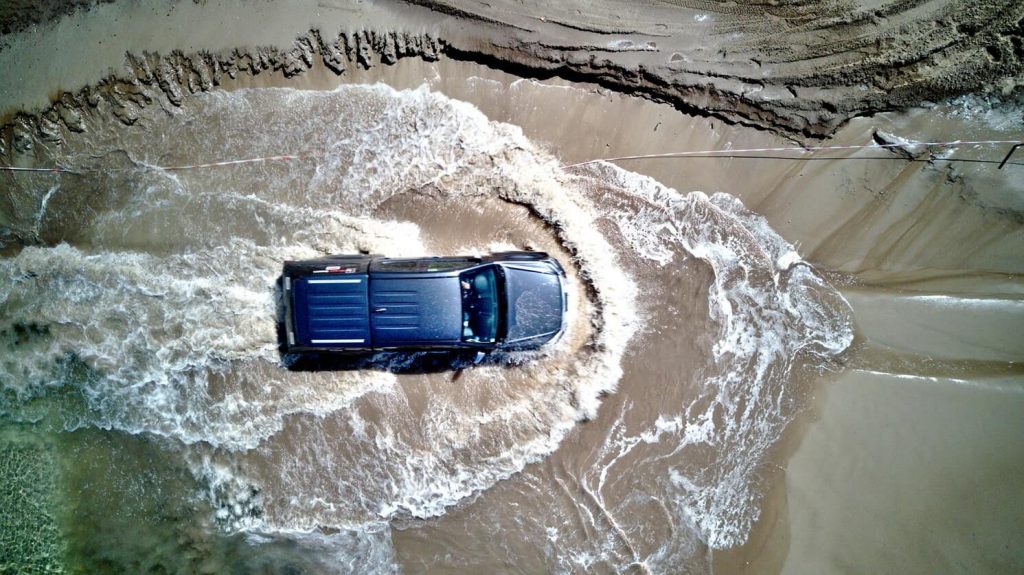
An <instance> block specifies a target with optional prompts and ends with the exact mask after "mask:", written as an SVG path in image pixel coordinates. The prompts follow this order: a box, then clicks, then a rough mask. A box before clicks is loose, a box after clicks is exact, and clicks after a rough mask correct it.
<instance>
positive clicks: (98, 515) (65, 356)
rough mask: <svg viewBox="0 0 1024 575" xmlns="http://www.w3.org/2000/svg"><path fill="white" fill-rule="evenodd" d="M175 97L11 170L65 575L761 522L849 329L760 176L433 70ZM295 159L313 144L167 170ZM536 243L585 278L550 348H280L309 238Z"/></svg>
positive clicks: (453, 553)
mask: <svg viewBox="0 0 1024 575" xmlns="http://www.w3.org/2000/svg"><path fill="white" fill-rule="evenodd" d="M152 108H153V107H151V109H149V110H148V111H147V114H148V116H146V117H144V118H143V119H141V120H140V122H141V123H142V125H144V126H145V129H139V128H138V127H135V128H124V127H122V126H121V125H120V124H117V123H114V122H111V123H109V124H100V123H96V124H95V125H90V126H89V130H88V131H87V132H86V133H85V135H82V136H77V137H76V138H75V139H73V140H72V141H70V142H68V143H67V144H66V145H64V146H63V147H61V148H58V149H53V150H49V153H51V154H52V155H53V156H54V159H55V160H56V161H59V162H60V163H61V164H62V165H64V166H67V167H71V168H76V169H78V170H79V171H80V173H79V174H68V175H64V176H53V175H24V176H20V175H19V176H17V178H16V179H14V180H9V181H8V183H7V184H5V185H6V186H8V189H7V190H5V194H6V195H7V196H8V197H7V200H6V204H5V205H6V208H5V210H6V211H7V213H5V214H4V215H5V218H6V221H7V222H8V224H7V225H8V230H7V234H6V236H5V237H7V238H8V246H7V249H6V251H5V253H6V255H5V257H4V258H3V259H2V260H0V277H2V281H0V306H2V309H3V313H2V314H0V338H3V342H2V345H4V346H5V348H6V351H5V353H4V354H3V357H2V359H0V391H2V394H0V410H2V411H0V412H2V414H3V422H4V426H5V428H6V429H8V431H11V430H13V431H11V432H12V433H14V432H17V433H18V434H20V436H25V437H29V438H35V439H34V441H36V444H38V445H37V446H36V447H33V448H31V449H29V448H27V447H24V446H23V445H22V443H18V442H15V441H14V440H7V439H3V441H4V443H3V449H4V450H5V451H4V453H5V454H10V455H9V456H5V457H6V459H5V461H8V462H9V464H8V465H7V466H6V467H5V468H4V471H3V472H4V473H5V474H7V473H8V471H9V470H15V471H10V473H16V470H17V469H18V465H22V464H20V463H18V464H15V463H10V462H13V461H14V458H15V457H16V456H17V457H21V456H22V455H24V454H28V455H25V457H28V458H29V459H32V458H34V459H32V460H33V461H42V462H43V463H41V464H39V465H44V466H45V465H49V466H50V467H52V468H53V469H54V471H53V473H52V474H51V475H49V477H51V478H52V482H53V483H52V486H49V484H47V485H48V486H47V487H46V488H45V489H37V490H35V491H34V492H33V493H32V494H31V497H32V498H34V499H38V501H35V502H33V503H32V505H38V506H43V507H40V508H41V509H42V508H44V507H45V509H53V512H52V513H50V514H49V515H47V516H46V517H49V519H47V521H49V523H48V524H49V525H51V527H50V528H48V529H50V531H46V533H51V532H52V533H53V536H52V538H53V539H55V542H54V543H53V545H54V548H55V549H58V551H55V552H54V553H56V554H58V555H62V556H63V557H64V558H63V559H62V560H61V561H62V564H63V565H64V566H65V567H67V568H70V570H71V571H80V572H102V571H109V572H141V571H143V570H146V571H148V570H162V571H164V572H180V573H191V572H196V571H207V572H222V571H224V570H225V569H226V566H228V565H231V566H235V567H236V568H249V569H250V570H256V569H263V570H266V571H269V572H278V571H281V572H285V571H288V570H289V569H300V570H304V571H307V572H390V571H396V570H402V571H407V572H418V571H427V570H432V569H444V568H450V569H469V570H476V571H481V572H494V571H521V572H536V571H541V570H543V571H555V572H558V571H566V572H571V571H578V570H591V569H597V570H607V571H621V570H626V569H629V568H631V567H640V568H645V569H649V570H651V571H655V572H666V571H678V570H679V569H686V570H691V571H698V572H699V571H702V570H704V569H705V568H706V566H707V560H708V559H707V553H706V552H707V550H708V549H720V548H727V547H731V546H735V545H738V544H740V543H742V542H743V541H744V540H745V539H746V537H747V535H748V534H749V531H750V529H751V525H752V523H753V522H754V521H755V520H756V518H757V517H758V513H759V509H760V504H761V499H762V497H763V495H764V489H763V487H764V486H763V479H762V468H763V466H764V465H765V464H766V460H767V459H766V458H767V456H768V453H769V451H770V450H771V448H772V447H773V446H774V445H775V444H776V443H777V442H778V440H779V438H780V436H781V434H782V432H783V430H784V428H785V426H786V424H787V423H788V422H789V421H791V420H792V418H793V417H794V416H795V415H796V413H797V412H798V411H799V410H800V409H801V407H802V405H803V404H804V403H803V402H804V394H805V393H806V389H807V388H806V386H807V382H808V381H810V380H812V379H813V377H814V376H815V374H817V373H818V372H820V371H821V370H822V369H827V368H828V366H829V365H830V360H831V359H832V358H833V357H834V356H836V355H837V354H839V353H841V352H842V351H843V350H844V349H845V348H847V347H848V346H849V345H850V343H851V341H852V339H853V331H852V326H851V318H850V311H849V306H848V305H847V304H846V302H845V301H844V300H843V298H842V297H841V296H840V295H839V294H838V292H836V291H835V290H834V289H833V288H832V287H830V286H829V284H828V283H827V282H826V281H825V280H824V279H823V278H822V276H821V275H819V274H818V273H817V272H816V271H815V270H814V269H813V268H812V267H811V266H810V265H808V264H807V263H806V262H804V261H803V260H802V259H801V257H800V255H799V254H798V253H797V252H796V251H795V250H794V248H793V246H791V245H789V244H787V243H786V242H785V241H784V240H783V239H782V238H781V237H780V236H778V234H776V233H775V232H774V231H773V230H771V228H770V227H769V226H768V225H767V223H766V222H765V220H764V219H763V218H761V217H760V216H758V215H757V214H755V213H753V212H751V211H749V210H747V209H746V208H745V207H744V206H743V205H742V204H741V203H740V202H739V201H738V200H737V199H736V198H734V197H732V196H729V195H727V194H721V193H719V194H714V195H711V196H708V195H705V194H703V193H700V192H692V193H688V194H684V193H680V192H677V191H675V190H672V189H669V188H666V187H664V186H662V185H660V184H659V183H658V182H656V181H653V180H651V179H649V178H646V177H641V176H638V175H636V174H634V173H631V172H627V171H624V170H622V169H619V168H616V167H614V166H611V165H609V164H595V165H591V166H588V167H579V168H573V169H570V170H564V169H563V168H562V167H561V166H560V163H559V162H558V160H557V159H556V158H555V157H554V156H552V155H551V154H549V153H548V152H546V151H544V150H542V149H540V148H539V147H537V146H536V145H534V144H533V143H531V142H530V141H529V140H528V139H527V138H525V137H524V136H523V135H522V133H521V132H520V130H519V129H518V128H516V127H514V126H510V125H506V124H499V123H494V122H490V121H488V120H487V118H486V117H485V116H484V115H483V114H482V113H480V112H479V111H478V110H477V109H475V108H474V107H472V106H470V105H468V104H465V103H462V102H459V101H455V100H451V99H448V98H446V97H444V96H443V95H440V94H437V93H432V92H430V91H428V90H426V89H425V88H424V89H419V90H413V91H395V90H393V89H391V88H388V87H386V86H382V85H374V86H365V85H357V86H345V87H341V88H339V89H337V90H335V91H332V92H312V91H299V90H288V89H259V90H239V91H235V92H230V93H223V92H221V93H217V92H215V93H210V94H205V95H199V96H196V97H194V98H191V99H189V100H187V101H186V102H185V103H184V104H183V105H182V107H181V108H180V109H174V110H153V109H152ZM39 145H43V144H41V143H40V144H39ZM283 153H284V154H300V153H301V154H303V155H304V159H302V160H297V161H282V162H267V163H256V164H244V165H236V166H226V167H218V168H211V169H201V170H183V171H169V170H164V169H161V168H159V167H157V166H174V165H182V164H194V163H201V162H209V161H218V160H223V159H234V158H247V157H257V156H266V155H277V154H283ZM525 246H531V247H535V248H537V249H542V250H546V251H549V252H551V253H552V254H554V255H555V256H556V257H558V258H559V259H561V261H562V262H563V263H564V264H565V266H566V267H567V268H569V269H570V280H571V287H572V305H571V308H572V310H571V322H570V329H569V333H568V335H567V337H565V338H563V340H562V341H561V342H560V343H559V344H557V345H556V346H554V347H552V348H551V349H545V350H542V351H540V352H537V353H526V354H523V353H520V354H509V355H501V356H498V357H495V358H492V359H491V360H490V361H488V362H485V363H484V364H482V365H479V366H475V367H469V368H463V366H453V368H452V369H439V370H435V369H430V370H424V369H420V368H416V367H415V365H414V364H412V363H410V358H408V357H402V356H397V357H382V358H378V361H376V362H375V363H374V364H372V365H369V366H367V369H363V370H334V371H297V370H289V369H287V368H286V367H285V366H286V364H288V362H289V361H290V359H289V358H283V357H281V356H280V354H279V352H278V340H277V337H278V336H277V323H276V321H277V317H278V313H279V308H280V306H279V301H278V299H279V291H278V289H277V285H276V282H277V278H278V276H279V274H280V269H281V262H282V261H283V260H285V259H296V258H305V257H314V256H317V255H320V254H328V253H344V252H347V253H353V252H356V251H358V250H366V251H370V252H373V253H382V254H387V255H393V256H408V255H421V254H448V253H485V252H487V251H490V250H493V249H506V248H510V247H519V248H521V247H525ZM39 446H42V447H39ZM19 454H22V455H19ZM47 462H49V463H47ZM33 465H35V464H33ZM5 484H10V478H9V477H5ZM47 506H48V507H47ZM58 533H60V534H59V535H58ZM35 536H36V535H35V534H32V533H30V531H29V530H25V531H24V534H23V535H18V537H21V538H22V539H21V540H24V541H26V542H27V543H26V545H29V544H31V545H36V544H35V543H30V542H29V538H31V537H35ZM56 539H59V541H56ZM26 548H27V547H26ZM35 548H36V547H33V549H35ZM33 553H34V551H33Z"/></svg>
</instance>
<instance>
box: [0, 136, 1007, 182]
mask: <svg viewBox="0 0 1024 575" xmlns="http://www.w3.org/2000/svg"><path fill="white" fill-rule="evenodd" d="M1009 144H1013V145H1014V147H1013V148H1011V149H1010V152H1009V153H1008V154H1007V155H1006V157H1004V158H1003V161H1002V162H999V160H985V161H986V162H990V163H999V164H1000V166H999V167H1000V168H1001V167H1002V166H1003V165H1004V164H1005V163H1006V160H1007V159H1009V156H1010V154H1012V153H1013V151H1014V150H1016V149H1017V147H1019V146H1020V145H1021V144H1022V142H1021V140H973V141H953V142H917V141H907V142H904V143H897V144H878V143H874V142H873V143H871V144H847V145H836V146H806V147H803V146H789V147H772V148H742V149H731V150H690V151H685V152H665V153H661V154H643V155H636V156H616V157H611V158H598V159H594V160H587V161H585V162H577V163H575V164H566V165H564V166H562V169H566V170H568V169H570V168H576V167H579V166H586V165H588V164H594V163H597V162H620V161H629V160H655V159H670V158H700V157H707V158H744V159H755V158H764V159H788V160H807V159H812V158H808V157H797V156H794V157H791V158H790V157H785V158H783V157H779V156H769V155H759V154H772V153H779V152H798V153H801V154H806V153H807V152H820V151H832V150H862V149H892V148H907V147H919V146H924V147H927V148H962V147H965V146H984V145H988V146H992V145H1009ZM324 156H325V155H324V154H314V153H310V152H299V153H296V154H279V155H274V156H261V157H257V158H243V159H238V160H225V161H219V162H206V163H199V164H184V165H177V166H154V165H149V164H143V165H144V166H146V167H149V168H152V169H156V170H164V171H185V170H200V169H207V168H217V167H221V166H235V165H240V164H256V163H263V162H285V161H293V160H305V159H317V158H322V157H324ZM828 159H831V160H863V159H891V160H907V159H909V158H903V157H890V156H886V157H884V158H882V157H872V158H864V157H859V158H857V157H840V158H828ZM934 159H936V160H941V161H949V162H955V161H975V162H977V161H981V160H970V159H960V158H934ZM1014 165H1018V164H1014ZM129 169H131V168H104V169H100V168H66V167H64V166H59V165H58V166H52V167H46V168H23V167H18V166H0V171H7V172H47V173H67V174H82V173H90V172H93V173H95V172H115V171H128V170H129Z"/></svg>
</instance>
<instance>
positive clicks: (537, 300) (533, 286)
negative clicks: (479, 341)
mask: <svg viewBox="0 0 1024 575" xmlns="http://www.w3.org/2000/svg"><path fill="white" fill-rule="evenodd" d="M539 267H540V266H535V265H531V266H530V267H529V268H528V267H526V266H523V267H519V266H515V267H513V266H510V265H503V266H502V268H504V270H505V297H506V303H507V304H508V335H507V341H510V342H512V341H517V340H523V339H530V338H534V337H540V336H543V335H549V334H554V333H556V332H558V331H559V330H560V329H562V282H561V280H560V278H559V276H558V272H557V271H555V269H554V268H552V267H550V266H543V269H544V270H545V271H541V269H538V268H539Z"/></svg>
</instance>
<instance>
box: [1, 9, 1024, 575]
mask: <svg viewBox="0 0 1024 575" xmlns="http://www.w3.org/2000/svg"><path fill="white" fill-rule="evenodd" d="M110 9H111V10H112V9H113V8H110ZM95 10H99V9H95ZM140 28H141V27H140ZM299 28H301V26H299ZM277 30H278V31H279V32H280V33H281V34H282V36H283V37H287V36H288V32H287V30H288V26H282V27H280V28H277ZM164 41H168V42H171V40H170V39H165V40H164ZM197 41H199V40H197ZM172 43H174V44H175V45H176V47H179V48H180V47H183V46H182V45H181V43H180V40H178V39H175V40H174V41H173V42H172ZM225 45H227V44H225ZM221 47H223V46H221ZM210 48H212V49H218V48H220V47H218V46H213V45H211V46H210ZM111 58H113V56H111ZM103 61H104V60H103V58H101V57H97V59H96V60H95V62H103ZM108 65H109V64H108ZM94 79H95V74H94V73H93V72H88V73H86V74H85V75H83V79H82V80H81V81H82V82H86V83H87V82H90V81H92V80H94ZM374 81H382V82H385V83H387V84H388V85H391V86H394V87H396V88H415V87H417V86H419V85H420V84H422V83H424V82H426V83H427V85H428V86H429V87H430V89H431V90H435V91H439V92H441V93H444V94H446V95H448V96H449V97H452V98H455V99H458V100H463V101H467V102H470V103H472V104H474V105H475V106H477V107H478V108H480V109H481V110H482V111H484V112H485V113H486V114H487V116H488V117H489V118H490V119H492V120H497V121H503V122H509V123H511V124H514V125H517V126H520V127H522V128H523V131H524V133H525V134H526V135H527V136H528V137H529V138H530V139H532V140H534V141H538V142H542V143H544V144H545V145H547V146H548V147H549V149H550V150H551V151H552V152H553V153H555V154H556V155H557V156H558V157H559V158H561V159H562V161H563V162H565V163H574V162H578V161H586V160H590V159H594V158H600V157H614V156H619V155H641V154H648V153H660V152H665V151H687V150H711V149H724V148H726V147H732V148H734V149H743V148H760V147H779V146H789V145H791V141H790V140H789V139H788V138H785V137H782V136H779V135H776V134H773V133H770V132H765V131H758V130H754V129H751V128H746V127H742V126H737V125H733V124H727V123H724V122H722V121H721V120H719V119H715V118H708V117H693V116H687V115H685V114H682V113H680V112H679V111H678V110H676V109H674V108H672V107H671V106H668V105H664V104H657V103H654V102H651V101H648V100H644V99H639V98H636V97H632V96H628V95H622V94H618V93H615V92H610V91H608V90H606V89H604V88H601V87H598V86H595V85H591V84H579V83H570V82H567V81H563V80H558V79H553V80H548V81H544V82H538V81H534V80H528V79H521V78H517V77H514V76H511V75H509V74H507V73H504V72H499V71H496V70H493V69H490V68H486V67H481V66H480V65H479V64H475V63H471V62H465V61H453V60H450V59H442V60H441V61H440V62H438V63H425V62H422V61H420V60H415V59H404V60H401V61H400V62H399V63H398V64H397V65H394V66H384V65H378V66H376V67H374V68H373V69H371V70H369V71H364V70H360V69H359V68H358V67H353V68H352V69H350V70H349V71H347V72H346V74H345V75H343V76H341V77H340V78H338V77H337V76H335V75H334V74H333V73H332V72H330V71H329V70H327V69H326V68H325V67H323V66H322V65H315V66H313V68H312V69H311V70H310V71H308V72H307V73H305V74H304V75H301V76H299V77H298V78H295V79H289V78H285V76H284V75H283V74H280V73H274V74H271V75H266V74H265V75H262V76H259V77H256V78H252V77H247V76H243V77H242V78H241V79H240V80H238V81H235V82H231V81H225V82H224V84H223V86H224V87H226V88H229V89H230V88H238V87H243V86H272V85H280V86H289V87H302V88H315V89H330V88H333V87H334V86H335V85H337V83H338V82H346V83H365V82H374ZM26 91H31V90H28V89H26ZM33 94H34V95H28V94H25V95H21V94H19V95H16V96H12V98H13V100H12V101H14V100H18V99H19V98H23V100H21V101H26V102H33V98H39V97H40V96H39V95H38V92H33ZM35 101H36V102H38V100H35ZM31 105H35V104H34V103H33V104H31ZM971 106H973V107H974V108H976V109H975V110H971V109H969V108H970V107H971ZM1000 114H1002V115H1003V116H1005V117H1009V118H1010V122H1009V123H1006V122H1003V121H1002V117H1001V116H1000ZM1019 119H1020V108H1014V107H1012V106H1011V107H1004V108H997V109H996V111H995V112H989V111H988V107H986V106H985V105H984V104H983V103H979V102H978V101H970V100H968V101H965V102H961V103H954V104H942V105H939V106H934V107H928V108H918V109H912V110H909V111H907V112H903V113H887V114H880V115H876V116H874V117H870V118H856V119H854V120H852V121H851V122H850V123H849V124H848V125H846V126H845V127H843V128H841V129H840V130H839V131H838V132H837V133H836V134H835V135H834V136H833V137H832V138H830V139H829V140H827V141H826V143H828V144H846V143H854V144H864V143H868V142H870V141H871V136H872V133H873V132H874V131H876V130H881V131H883V132H890V133H894V134H897V135H900V136H903V137H907V138H912V139H918V140H929V141H936V140H957V139H960V140H967V139H972V140H973V139H978V140H981V139H1012V138H1016V137H1019V126H1020V123H1019ZM1003 153H1005V147H985V146H983V147H977V148H974V149H967V150H958V151H957V152H955V157H962V158H976V159H986V160H999V159H1001V157H1002V155H1003ZM807 156H809V157H811V158H814V159H813V160H804V161H793V160H781V159H741V158H733V159H725V160H723V159H704V158H700V159H697V158H693V159H676V160H640V161H634V162H630V163H628V164H627V163H623V166H625V167H628V168H629V169H631V170H634V171H637V172H639V173H641V174H646V175H650V176H651V177H653V178H655V179H656V180H658V181H660V182H662V183H664V184H666V185H668V186H671V187H673V188H675V189H677V190H679V191H682V192H688V191H691V190H703V191H706V192H709V193H711V192H715V191H724V192H728V193H730V194H733V195H735V196H737V197H739V198H740V199H742V200H743V202H744V204H745V205H746V206H747V207H749V208H750V209H752V210H754V211H755V212H758V213H760V214H762V215H764V216H765V218H766V219H767V221H768V223H769V224H770V225H771V226H772V228H773V229H775V230H776V231H778V232H779V234H780V235H781V236H782V237H783V238H785V239H786V240H787V241H789V242H791V243H793V244H795V245H797V246H798V247H799V250H800V253H801V254H802V255H803V256H804V257H805V258H806V259H808V260H809V261H810V262H812V263H813V264H815V265H816V266H818V267H819V268H820V269H823V270H835V271H836V272H841V273H837V274H835V277H834V279H833V281H834V282H836V283H838V284H839V285H840V290H841V291H842V293H843V294H844V295H845V296H846V298H847V299H848V300H849V301H850V303H851V304H852V306H853V310H854V318H855V321H856V324H857V334H858V340H857V343H856V344H855V346H854V348H853V349H852V350H851V351H849V352H847V354H846V355H845V356H844V357H843V359H842V361H843V363H845V364H846V367H845V368H843V367H840V366H836V367H835V370H836V371H835V373H830V374H826V375H825V376H824V377H822V378H820V379H816V381H815V383H814V384H813V385H814V387H813V388H812V391H811V395H812V396H813V399H808V402H807V403H808V408H809V409H808V411H807V412H806V413H805V414H804V415H803V416H801V419H799V420H798V421H796V422H794V423H792V424H790V426H789V428H788V431H787V434H786V436H785V438H784V439H783V441H781V442H780V443H778V444H777V445H776V446H775V449H774V453H775V455H774V456H773V457H772V458H771V459H770V461H769V465H768V466H769V467H770V466H771V465H772V464H774V465H777V466H778V467H780V468H782V469H784V472H777V473H769V472H765V473H766V474H767V476H768V478H769V480H768V483H769V484H770V485H769V487H768V488H767V493H768V496H767V498H766V499H765V500H764V503H763V509H762V512H761V520H760V522H759V523H758V524H757V525H756V526H755V528H754V531H753V532H752V534H751V538H750V541H749V543H748V544H747V545H745V546H741V547H739V548H734V549H730V550H727V551H715V552H713V553H712V554H711V555H712V557H711V561H713V562H714V565H715V566H716V568H715V570H716V571H719V572H737V571H740V570H742V569H746V570H747V571H748V572H752V573H755V572H766V571H768V572H772V571H776V570H779V569H781V571H782V572H787V573H805V572H846V571H869V572H879V571H880V572H886V571H900V572H921V573H925V572H935V571H951V572H978V571H989V572H1002V571H1010V572H1012V571H1017V570H1020V568H1021V566H1022V563H1024V550H1022V549H1021V547H1020V545H1019V544H1018V543H1017V542H1016V541H1015V540H1014V534H1016V533H1019V532H1020V531H1021V527H1022V526H1021V524H1020V517H1022V516H1024V514H1022V513H1021V512H1020V511H1021V510H1022V505H1024V500H1022V499H1021V496H1020V493H1021V492H1022V491H1021V489H1020V488H1021V482H1020V481H1021V480H1020V477H1022V474H1021V471H1022V469H1021V462H1022V461H1024V457H1022V455H1024V454H1022V453H1021V450H1020V447H1021V442H1020V439H1019V438H1020V436H1021V433H1020V432H1021V431H1022V427H1021V423H1020V418H1019V414H1020V413H1022V407H1024V405H1021V403H1022V400H1021V398H1022V397H1024V373H1022V372H1021V369H1020V361H1021V359H1022V356H1021V348H1022V346H1021V345H1020V344H1021V339H1020V335H1019V334H1021V333H1024V309H1022V307H1021V305H1020V304H1021V297H1022V294H1024V284H1022V283H1021V280H1020V276H1019V274H1020V273H1021V271H1022V268H1024V257H1022V256H1021V254H1024V225H1022V223H1021V221H1022V220H1021V216H1020V213H1021V197H1022V190H1021V189H1020V187H1021V181H1022V180H1021V179H1020V178H1019V171H1020V169H1021V168H1020V166H1019V165H1011V166H1008V167H1007V168H1006V169H1005V170H1004V171H1001V172H997V171H994V170H993V166H992V165H990V164H964V163H960V164H956V163H953V164H947V163H945V162H942V161H937V162H935V163H913V162H908V161H905V160H901V159H888V158H891V157H892V156H893V154H892V153H891V152H887V151H882V150H861V151H856V152H846V151H843V152H819V153H814V154H808V155H807ZM836 156H841V157H851V156H852V157H859V158H869V157H870V158H877V157H881V158H887V159H882V160H876V159H862V160H829V159H828V158H834V157H836ZM951 168H955V170H956V171H955V172H954V171H952V170H951ZM638 368H639V366H632V367H630V368H627V371H629V370H635V369H638ZM618 393H619V394H623V393H625V392H624V391H620V392H618ZM615 405H616V403H614V402H610V403H607V404H605V405H604V406H603V407H602V411H601V415H602V419H599V420H598V421H596V422H591V423H590V424H586V425H589V426H592V427H589V428H584V429H583V430H582V431H580V432H579V434H581V435H582V434H586V433H587V430H588V429H592V428H593V425H594V423H598V424H601V423H602V421H604V423H608V421H609V420H608V419H607V418H608V417H610V416H612V415H614V413H613V412H614V409H615ZM576 440H577V439H576V438H571V439H569V440H567V443H566V445H565V446H563V449H562V450H561V451H562V452H564V453H562V454H561V455H557V456H555V458H556V459H555V461H556V462H557V461H560V459H559V458H563V457H571V453H572V449H571V448H572V446H573V441H576ZM560 453H561V452H560ZM549 465H554V463H549ZM500 485H501V484H499V487H498V489H501V487H500ZM487 496H488V495H487V494H486V493H485V494H484V497H487Z"/></svg>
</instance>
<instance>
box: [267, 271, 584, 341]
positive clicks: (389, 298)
mask: <svg viewBox="0 0 1024 575" xmlns="http://www.w3.org/2000/svg"><path fill="white" fill-rule="evenodd" d="M282 277H283V288H284V307H285V326H284V327H285V338H286V342H285V343H286V345H285V351H286V352H288V353H302V352H320V351H333V352H349V353H366V352H372V351H387V350H477V351H488V350H493V349H516V350H519V349H535V348H538V347H540V346H541V345H543V344H545V343H547V342H549V341H552V340H554V339H556V338H557V337H559V336H561V334H562V330H563V329H564V323H565V312H566V308H567V305H568V298H567V295H566V292H565V270H564V269H562V266H561V265H560V264H559V263H558V261H557V260H555V259H554V258H551V257H550V256H548V255H547V254H546V253H543V252H503V253H496V254H492V255H489V256H484V257H479V258H478V257H431V258H411V259H406V258H386V257H381V256H369V255H338V256H329V257H325V258H321V259H315V260H303V261H286V262H285V263H284V273H283V276H282Z"/></svg>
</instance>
